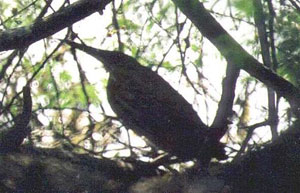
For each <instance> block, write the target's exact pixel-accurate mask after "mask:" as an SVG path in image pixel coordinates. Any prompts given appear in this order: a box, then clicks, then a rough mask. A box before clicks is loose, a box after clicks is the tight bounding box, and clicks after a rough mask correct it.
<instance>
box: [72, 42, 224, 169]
mask: <svg viewBox="0 0 300 193" xmlns="http://www.w3.org/2000/svg"><path fill="white" fill-rule="evenodd" d="M66 43H67V44H69V45H70V46H71V47H72V48H77V49H79V50H82V51H83V52H85V53H87V54H89V55H91V56H93V57H95V58H96V59H98V60H100V61H101V62H102V63H103V65H104V67H105V69H106V70H107V71H108V72H109V74H110V76H109V80H108V85H107V97H108V102H109V103H110V105H111V108H112V109H113V111H114V112H115V113H116V114H117V116H118V118H119V119H120V121H121V122H122V124H123V125H124V126H125V127H126V128H129V129H132V130H133V131H134V132H135V133H136V134H138V135H140V136H144V137H146V138H147V139H148V140H149V141H151V142H152V143H153V144H155V145H156V146H157V147H158V148H160V149H162V150H164V151H166V152H169V153H170V154H171V155H175V156H177V157H178V158H180V159H182V160H192V159H195V158H196V159H197V160H199V161H200V162H203V163H206V164H207V163H209V161H210V160H211V158H217V159H219V160H222V159H225V158H226V155H225V151H224V145H223V144H222V143H220V142H219V141H218V140H216V139H214V138H213V137H211V135H209V128H208V126H206V125H205V124H204V123H203V122H202V121H201V120H200V118H199V117H198V115H197V113H196V112H195V111H194V109H193V107H192V106H191V104H189V103H188V102H187V101H186V100H185V99H184V98H183V97H182V96H181V95H180V94H179V93H178V92H177V91H176V90H175V89H173V87H172V86H170V85H169V84H168V83H167V82H166V81H165V80H164V79H163V78H162V77H160V76H159V75H158V74H157V73H155V72H154V71H152V70H151V69H149V68H147V67H145V66H142V65H141V64H139V63H138V62H137V60H136V59H134V58H133V57H130V56H128V55H126V54H124V53H122V52H118V51H106V50H100V49H95V48H92V47H89V46H86V45H84V44H78V43H75V42H72V41H66Z"/></svg>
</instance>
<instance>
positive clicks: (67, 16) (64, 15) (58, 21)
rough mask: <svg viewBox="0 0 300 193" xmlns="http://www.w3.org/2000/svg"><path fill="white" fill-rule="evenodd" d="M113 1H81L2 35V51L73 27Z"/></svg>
mask: <svg viewBox="0 0 300 193" xmlns="http://www.w3.org/2000/svg"><path fill="white" fill-rule="evenodd" d="M111 1H112V0H88V1H87V0H81V1H78V2H76V3H73V4H72V5H70V6H67V7H65V8H63V9H61V10H59V11H57V12H55V13H53V14H51V15H50V16H48V17H46V18H42V19H40V20H37V22H35V23H33V24H31V25H28V26H23V27H19V28H14V29H9V30H6V31H3V32H1V33H0V51H4V50H10V49H20V48H24V47H27V46H29V45H30V44H32V43H34V42H36V41H38V40H40V39H43V38H46V37H48V36H50V35H52V34H54V33H56V32H59V31H60V30H62V29H64V28H66V27H69V26H71V25H72V24H74V23H76V22H77V21H80V20H81V19H83V18H85V17H87V16H89V15H91V14H92V13H94V12H96V11H100V12H102V11H103V9H104V8H105V6H106V5H107V4H108V3H110V2H111Z"/></svg>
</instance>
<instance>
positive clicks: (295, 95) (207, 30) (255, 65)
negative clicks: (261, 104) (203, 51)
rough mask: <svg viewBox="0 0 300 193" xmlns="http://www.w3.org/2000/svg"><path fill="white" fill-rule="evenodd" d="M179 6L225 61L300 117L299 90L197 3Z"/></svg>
mask: <svg viewBox="0 0 300 193" xmlns="http://www.w3.org/2000/svg"><path fill="white" fill-rule="evenodd" d="M173 2H174V3H175V4H176V6H178V7H179V9H180V10H181V11H182V12H183V13H184V14H185V15H186V16H187V17H188V18H189V19H190V20H191V21H192V22H193V23H194V25H195V26H196V27H197V28H198V29H199V31H200V32H201V33H202V34H203V35H204V36H205V37H206V38H208V39H209V41H211V42H212V43H213V44H214V45H215V46H216V48H217V49H218V50H219V51H220V53H221V54H222V55H223V56H224V57H225V58H226V60H227V61H228V62H230V63H232V64H234V65H235V66H236V67H238V68H240V69H243V70H245V71H246V72H248V73H249V74H250V75H251V76H253V77H255V78H257V79H258V80H260V81H261V82H263V83H264V84H266V85H267V86H268V87H271V88H273V89H274V90H275V91H276V92H277V93H278V94H279V95H281V96H283V97H285V98H286V99H287V100H288V101H289V103H290V105H291V108H292V109H293V112H294V113H295V114H296V116H299V117H300V100H299V98H300V89H299V88H297V87H295V86H294V85H293V84H291V83H290V82H288V81H287V80H285V79H283V78H282V77H280V76H278V75H277V74H275V73H274V72H272V71H271V70H270V69H268V68H266V67H265V66H263V65H262V64H261V63H260V62H259V61H257V60H256V59H255V58H254V57H253V56H251V55H250V54H249V53H248V52H247V51H246V50H244V49H243V48H242V46H241V45H240V44H239V43H238V42H237V41H235V40H234V39H233V38H232V37H231V36H230V35H229V34H228V33H227V32H226V31H225V29H224V28H223V27H222V26H221V25H220V24H219V23H218V22H217V21H216V20H215V18H214V17H213V16H212V15H211V14H210V13H209V12H208V11H207V10H206V9H205V8H204V6H203V4H202V3H201V2H199V1H198V0H173Z"/></svg>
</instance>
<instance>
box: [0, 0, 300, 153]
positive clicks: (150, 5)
mask: <svg viewBox="0 0 300 193" xmlns="http://www.w3.org/2000/svg"><path fill="white" fill-rule="evenodd" d="M46 2H47V1H41V0H35V1H30V0H26V1H19V0H14V1H11V2H10V3H8V2H5V1H2V2H0V10H1V16H0V17H1V18H0V19H1V25H0V28H1V30H6V29H11V28H15V27H20V26H25V25H29V24H32V23H34V22H37V21H36V19H37V17H38V16H40V13H42V10H43V8H44V7H45V6H46V4H45V3H46ZM68 2H69V1H65V2H60V1H53V2H52V4H51V6H50V7H48V8H47V11H46V14H45V15H42V17H45V16H46V15H48V14H51V13H53V12H55V11H57V10H58V9H59V8H61V7H64V6H68ZM228 2H229V1H228ZM204 5H205V7H206V8H208V9H209V10H210V12H211V13H212V14H214V16H215V17H216V18H217V19H218V21H219V22H220V23H221V24H222V25H223V26H224V27H226V29H228V30H230V33H232V34H234V35H233V36H234V38H236V39H237V41H238V42H240V43H241V44H242V45H243V46H244V47H245V48H246V49H247V50H248V51H249V52H250V53H251V54H253V55H254V56H256V57H258V58H259V57H261V50H260V49H259V43H258V39H259V38H258V36H259V34H256V28H255V26H254V25H253V23H252V22H253V9H254V7H253V5H252V1H247V0H235V1H233V4H232V5H230V4H227V5H226V6H224V5H223V4H222V1H215V2H214V3H211V2H210V1H206V2H205V3H204ZM263 8H264V14H265V15H266V20H265V21H264V22H265V23H266V24H267V25H266V26H267V27H268V30H269V29H271V28H270V27H274V29H275V34H274V36H273V37H271V36H269V37H268V40H269V42H270V44H271V38H274V39H275V44H274V46H275V47H276V49H275V51H276V53H274V54H275V58H276V59H277V60H278V66H277V69H275V70H277V72H278V73H279V74H280V75H281V76H283V77H284V78H287V79H288V80H289V81H291V82H292V83H294V84H295V85H297V86H299V85H300V63H299V62H300V58H299V57H300V53H299V52H300V48H299V45H300V35H299V34H300V33H299V23H300V16H299V13H298V12H297V11H296V10H295V8H294V7H293V6H291V5H281V4H280V3H276V4H274V5H273V8H274V10H275V12H276V17H275V23H274V26H271V24H270V23H268V22H267V21H268V19H270V18H272V17H273V16H272V15H271V13H270V10H267V5H266V4H264V6H263ZM221 11H224V12H221ZM90 18H91V20H92V22H93V23H92V24H90V23H89V22H91V21H89V20H88V19H87V20H82V21H80V22H78V24H76V25H75V24H74V26H71V27H70V28H69V29H68V30H64V31H61V32H59V33H58V34H55V35H54V36H50V37H48V38H47V39H44V40H41V41H39V42H37V43H35V44H33V45H32V46H30V47H29V48H28V49H24V50H20V51H15V52H13V51H7V52H5V53H1V55H0V57H1V60H0V63H1V66H0V67H1V68H0V80H1V82H0V97H1V102H0V120H1V128H7V127H8V126H10V123H11V121H12V119H13V117H14V116H15V115H16V114H17V113H18V112H19V111H20V109H21V108H22V107H21V101H22V95H21V92H20V91H21V90H22V87H23V86H24V85H25V84H27V83H29V84H31V88H32V95H33V99H34V106H33V114H34V116H33V120H32V122H31V127H32V128H33V130H34V132H33V134H32V135H33V136H32V137H30V140H31V141H30V140H28V141H29V142H30V143H32V144H34V145H39V146H46V147H49V146H50V147H53V146H60V147H66V146H68V147H71V149H73V150H74V151H78V152H81V153H82V152H87V153H92V154H96V155H98V156H111V157H113V156H116V157H118V156H119V157H123V156H132V157H135V158H136V157H144V158H145V157H147V158H154V157H155V156H156V155H157V154H156V153H154V150H153V148H152V149H151V148H150V147H151V146H149V145H148V144H145V142H144V141H142V140H141V139H140V138H137V137H136V136H135V135H134V134H132V133H131V132H129V133H130V135H127V130H125V129H124V127H122V125H121V124H120V122H118V121H117V117H115V115H114V114H113V112H111V110H110V108H109V106H108V103H107V100H106V95H105V87H106V82H107V74H106V73H105V70H104V69H103V68H102V66H101V64H100V63H98V62H96V61H95V60H92V59H91V58H88V56H86V55H85V54H83V53H81V52H77V51H76V52H75V53H74V52H72V51H71V50H70V49H69V48H68V47H66V46H61V47H59V48H58V49H57V50H56V52H54V53H52V51H53V50H55V47H56V46H57V45H58V42H59V40H58V39H62V38H64V37H70V36H73V37H79V38H80V39H82V40H84V41H85V42H86V43H87V44H91V45H94V46H95V47H99V48H102V49H108V50H121V51H124V52H125V53H127V54H129V55H132V56H134V57H135V58H137V59H138V60H139V61H140V62H141V63H142V64H143V65H145V66H147V67H150V68H152V69H153V70H154V71H157V72H158V73H159V74H160V75H162V76H163V77H164V78H165V79H166V80H167V81H169V82H170V84H171V85H172V86H174V87H175V88H176V89H177V90H178V92H180V93H181V94H183V95H184V96H185V97H186V99H187V100H188V101H189V102H190V103H193V107H194V109H195V110H197V112H198V114H199V115H200V117H201V119H202V120H205V121H204V122H206V123H211V122H212V121H213V117H214V114H215V112H216V108H217V105H218V100H219V98H220V96H221V94H222V91H221V86H220V85H221V81H222V78H223V77H224V76H225V70H224V68H225V67H224V66H226V63H225V62H226V61H224V60H223V58H222V56H220V54H219V53H217V52H216V51H215V50H214V48H213V47H212V46H211V44H210V43H209V42H208V41H207V40H206V39H204V38H203V37H202V36H201V34H200V33H199V31H198V30H197V29H196V28H195V27H194V26H193V24H192V22H191V21H189V20H188V19H187V18H186V17H185V16H184V15H183V14H182V13H181V12H180V11H179V10H178V9H177V8H176V7H175V6H174V4H173V3H172V2H171V1H163V0H147V1H115V2H114V6H113V5H109V8H107V9H106V10H105V12H104V13H103V15H96V14H94V15H93V16H90ZM99 21H101V25H99ZM110 21H112V22H110ZM91 26H92V27H91ZM86 28H89V29H88V30H83V29H86ZM245 29H246V30H245ZM95 42H97V43H95ZM99 42H100V43H99ZM270 49H271V47H270ZM49 56H51V57H49ZM274 61H275V60H274ZM186 93H188V94H186ZM261 93H265V88H264V87H263V86H262V84H260V83H258V82H257V81H256V80H255V79H254V78H252V77H249V76H248V75H247V74H245V73H243V72H242V73H241V78H240V79H239V80H238V83H237V90H236V99H235V104H234V106H233V115H232V117H231V119H232V121H233V124H232V125H230V128H229V131H228V134H227V135H226V136H225V137H224V139H223V140H224V141H225V142H227V144H228V145H229V146H230V147H231V149H230V150H229V154H230V155H232V157H234V156H235V155H236V154H238V155H239V154H244V153H245V152H246V150H247V149H251V148H253V146H255V144H256V143H261V142H265V141H266V139H264V137H265V136H259V137H256V138H255V137H253V136H255V135H254V134H253V133H255V132H254V129H256V128H254V129H253V130H251V129H250V128H251V125H255V123H263V124H259V125H260V126H268V125H269V124H268V123H267V122H265V120H266V119H268V115H267V111H266V108H267V104H266V103H265V102H264V101H266V99H267V96H266V95H265V94H261ZM280 102H281V101H280ZM278 103H279V101H278ZM280 104H282V106H287V105H286V103H284V102H281V103H280ZM277 110H278V112H279V113H278V116H279V123H278V125H279V127H280V129H285V128H286V127H287V123H285V121H282V120H288V121H287V122H291V121H292V118H291V117H290V116H289V111H288V108H279V107H278V106H277ZM237 127H239V129H238V128H237ZM120 128H121V130H119V129H120ZM241 129H242V130H243V131H245V132H246V133H244V135H239V134H240V130H241ZM117 130H118V131H117ZM261 130H263V131H267V130H268V127H261ZM128 136H130V137H131V138H132V137H133V138H134V139H135V140H128ZM49 138H51V140H49ZM47 139H48V141H47ZM267 139H270V137H269V138H267ZM99 141H101V142H99ZM243 145H244V149H243ZM110 153H111V154H110Z"/></svg>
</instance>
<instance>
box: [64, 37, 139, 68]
mask: <svg viewBox="0 0 300 193" xmlns="http://www.w3.org/2000/svg"><path fill="white" fill-rule="evenodd" d="M65 42H66V43H67V44H68V45H70V46H71V47H72V48H76V49H79V50H81V51H83V52H85V53H87V54H89V55H91V56H93V57H95V58H96V59H98V60H100V61H101V62H102V63H103V65H104V67H105V69H106V70H107V71H108V72H114V71H115V70H119V69H120V68H123V69H124V68H126V69H128V68H132V67H136V66H139V65H138V64H137V61H136V60H135V59H134V58H132V57H130V56H128V55H126V54H124V53H122V52H119V51H108V50H100V49H96V48H93V47H90V46H87V45H84V44H78V43H76V42H73V41H69V40H65Z"/></svg>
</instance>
